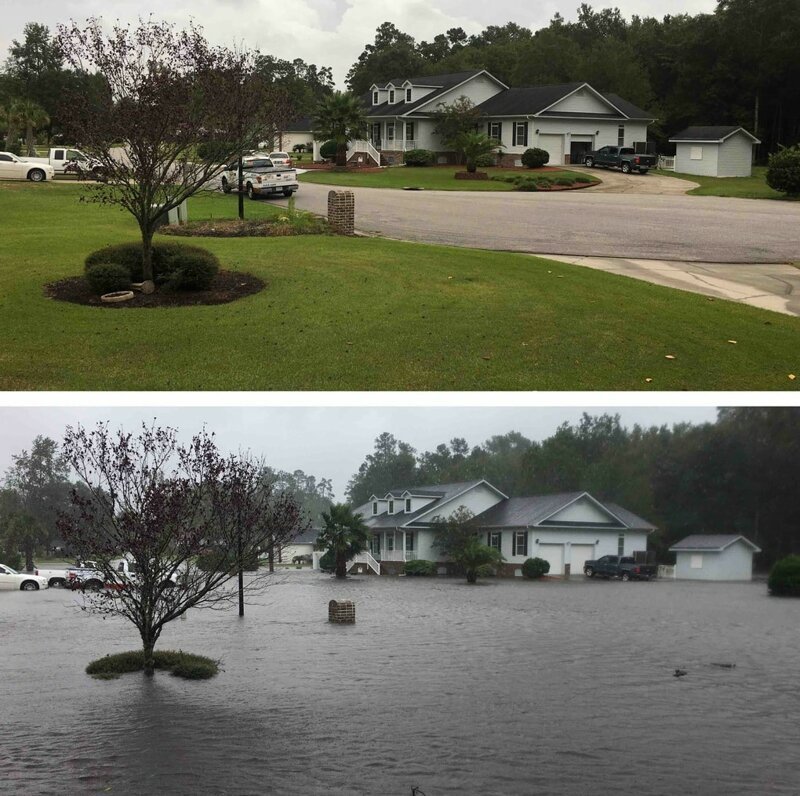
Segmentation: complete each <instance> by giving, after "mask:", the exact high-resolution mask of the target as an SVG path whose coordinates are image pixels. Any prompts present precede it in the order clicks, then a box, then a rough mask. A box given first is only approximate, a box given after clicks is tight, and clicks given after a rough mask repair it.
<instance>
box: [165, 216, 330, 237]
mask: <svg viewBox="0 0 800 796" xmlns="http://www.w3.org/2000/svg"><path fill="white" fill-rule="evenodd" d="M158 231H159V233H160V234H161V235H173V236H175V237H185V238H192V237H200V238H263V237H272V238H282V237H287V236H291V235H324V234H325V233H326V232H328V231H329V230H328V224H327V222H326V221H325V220H324V219H322V218H317V219H315V220H314V223H313V224H311V223H309V224H307V225H306V226H305V227H303V228H302V229H298V228H297V227H295V226H293V225H292V224H291V222H289V221H283V222H282V221H275V220H266V219H250V218H246V219H244V220H242V219H238V218H221V219H216V220H214V221H190V222H189V223H188V224H182V225H176V224H170V225H167V226H163V227H161V229H159V230H158Z"/></svg>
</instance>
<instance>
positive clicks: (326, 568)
mask: <svg viewBox="0 0 800 796" xmlns="http://www.w3.org/2000/svg"><path fill="white" fill-rule="evenodd" d="M319 568H320V569H321V570H322V571H323V572H333V571H334V570H335V569H336V556H335V555H334V553H333V550H328V551H326V552H325V554H324V555H323V556H321V557H320V559H319Z"/></svg>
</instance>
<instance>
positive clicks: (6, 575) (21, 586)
mask: <svg viewBox="0 0 800 796" xmlns="http://www.w3.org/2000/svg"><path fill="white" fill-rule="evenodd" d="M46 588H47V578H42V577H40V576H39V575H29V574H28V573H27V572H17V570H16V569H11V567H7V566H6V565H5V564H0V589H15V590H20V591H38V590H39V589H46Z"/></svg>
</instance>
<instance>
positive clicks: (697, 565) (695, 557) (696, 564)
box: [689, 553, 703, 569]
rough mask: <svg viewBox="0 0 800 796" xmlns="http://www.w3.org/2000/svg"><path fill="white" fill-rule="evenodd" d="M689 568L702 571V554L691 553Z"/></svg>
mask: <svg viewBox="0 0 800 796" xmlns="http://www.w3.org/2000/svg"><path fill="white" fill-rule="evenodd" d="M689 567H690V568H691V569H702V568H703V554H702V553H692V555H691V557H690V558H689Z"/></svg>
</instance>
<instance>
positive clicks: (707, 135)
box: [669, 127, 761, 177]
mask: <svg viewBox="0 0 800 796" xmlns="http://www.w3.org/2000/svg"><path fill="white" fill-rule="evenodd" d="M669 142H670V143H671V144H675V171H677V172H680V173H683V174H699V175H701V176H704V177H749V176H750V175H751V173H752V170H753V147H754V146H756V145H757V144H760V143H761V142H760V141H759V140H758V139H757V138H756V137H755V136H754V135H751V134H750V133H748V132H747V130H745V129H744V127H687V128H686V129H685V130H683V131H682V132H680V133H677V134H676V135H674V136H672V138H670V139H669Z"/></svg>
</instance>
